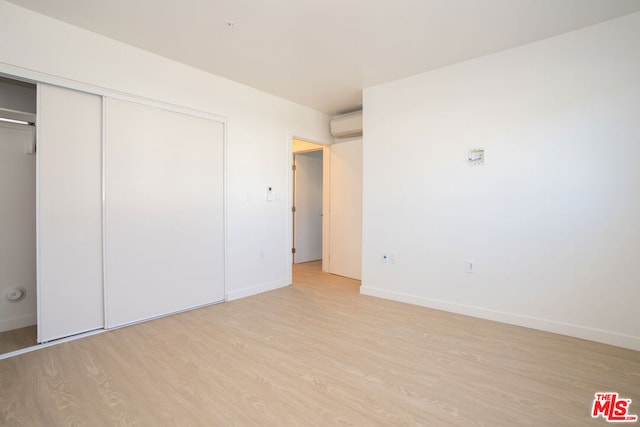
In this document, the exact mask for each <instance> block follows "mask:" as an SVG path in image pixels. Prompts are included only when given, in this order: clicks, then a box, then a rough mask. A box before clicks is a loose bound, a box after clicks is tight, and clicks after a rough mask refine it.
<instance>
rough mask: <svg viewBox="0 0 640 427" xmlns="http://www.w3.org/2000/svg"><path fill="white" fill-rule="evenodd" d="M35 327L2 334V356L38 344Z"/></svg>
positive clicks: (0, 340)
mask: <svg viewBox="0 0 640 427" xmlns="http://www.w3.org/2000/svg"><path fill="white" fill-rule="evenodd" d="M37 332H38V331H37V328H36V326H35V325H33V326H27V327H25V328H19V329H13V330H11V331H6V332H1V333H0V354H4V353H10V352H12V351H16V350H20V349H23V348H27V347H31V346H34V345H36V344H37V341H36V338H37Z"/></svg>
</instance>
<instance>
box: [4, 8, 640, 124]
mask: <svg viewBox="0 0 640 427" xmlns="http://www.w3.org/2000/svg"><path fill="white" fill-rule="evenodd" d="M10 1H11V2H12V3H15V4H17V5H20V6H23V7H26V8H28V9H31V10H34V11H36V12H39V13H42V14H45V15H48V16H51V17H53V18H56V19H59V20H61V21H65V22H68V23H70V24H73V25H76V26H78V27H82V28H85V29H87V30H90V31H93V32H95V33H99V34H102V35H105V36H107V37H110V38H113V39H116V40H119V41H122V42H125V43H127V44H130V45H133V46H137V47H140V48H142V49H145V50H147V51H150V52H154V53H156V54H159V55H162V56H164V57H167V58H171V59H173V60H176V61H179V62H182V63H184V64H188V65H190V66H193V67H196V68H199V69H202V70H205V71H208V72H210V73H213V74H216V75H218V76H222V77H226V78H228V79H231V80H235V81H237V82H240V83H243V84H246V85H248V86H252V87H254V88H257V89H260V90H263V91H265V92H269V93H272V94H274V95H277V96H280V97H282V98H285V99H288V100H291V101H293V102H296V103H299V104H302V105H306V106H308V107H311V108H314V109H316V110H319V111H323V112H326V113H329V114H337V113H342V112H346V111H351V110H354V109H357V108H359V107H360V106H361V103H362V88H365V87H368V86H372V85H376V84H380V83H384V82H387V81H392V80H396V79H399V78H403V77H407V76H410V75H414V74H417V73H421V72H425V71H428V70H432V69H435V68H439V67H443V66H446V65H449V64H452V63H456V62H461V61H464V60H467V59H471V58H475V57H478V56H482V55H486V54H490V53H494V52H498V51H501V50H504V49H508V48H511V47H515V46H518V45H522V44H525V43H529V42H532V41H536V40H540V39H544V38H547V37H551V36H554V35H558V34H561V33H565V32H568V31H572V30H575V29H578V28H582V27H585V26H588V25H592V24H595V23H598V22H602V21H605V20H608V19H612V18H616V17H619V16H623V15H627V14H630V13H633V12H637V11H640V0H394V1H384V0H378V1H374V0H314V1H311V0H306V1H305V0H268V1H267V0H180V1H178V0H106V1H105V0H55V1H51V0H10ZM228 21H233V23H234V25H232V24H228Z"/></svg>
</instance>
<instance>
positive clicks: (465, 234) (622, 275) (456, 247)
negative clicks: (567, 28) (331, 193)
mask: <svg viewBox="0 0 640 427" xmlns="http://www.w3.org/2000/svg"><path fill="white" fill-rule="evenodd" d="M638 40H640V14H635V15H630V16H628V17H624V18H621V19H617V20H614V21H610V22H607V23H603V24H600V25H597V26H593V27H590V28H586V29H583V30H579V31H576V32H572V33H569V34H565V35H562V36H559V37H554V38H551V39H547V40H544V41H541V42H537V43H534V44H530V45H527V46H524V47H520V48H516V49H512V50H508V51H504V52H502V53H498V54H495V55H491V56H487V57H483V58H479V59H476V60H472V61H468V62H465V63H461V64H458V65H454V66H450V67H446V68H442V69H439V70H435V71H432V72H429V73H425V74H421V75H417V76H414V77H410V78H407V79H403V80H400V81H396V82H392V83H389V84H385V85H380V86H377V87H372V88H369V89H366V90H365V92H364V128H365V139H364V225H363V227H364V238H363V248H364V249H363V270H364V271H363V288H362V292H363V293H367V294H371V295H378V296H382V297H386V298H390V299H396V300H401V301H408V302H411V303H415V304H421V305H425V306H430V307H435V308H440V309H445V310H450V311H455V312H461V313H466V314H470V315H474V316H479V317H484V318H489V319H495V320H500V321H505V322H510V323H514V324H520V325H525V326H530V327H534V328H540V329H545V330H549V331H556V332H559V333H564V334H569V335H574V336H578V337H583V338H587V339H593V340H597V341H602V342H607V343H611V344H614V345H620V346H625V347H629V348H634V349H640V310H638V301H640V286H639V285H640V279H639V278H638V273H637V265H638V260H639V259H640V221H639V220H638V218H640V167H638V159H640V119H639V117H640V102H638V100H639V99H640V49H638ZM474 147H483V148H485V149H486V162H485V165H484V166H474V167H471V166H468V164H467V162H466V161H465V159H466V155H467V150H468V149H469V148H474ZM382 251H393V252H395V253H396V263H395V264H383V263H381V262H380V253H381V252H382ZM467 260H473V261H474V263H475V264H474V265H475V268H476V272H475V273H473V274H469V273H465V262H466V261H467Z"/></svg>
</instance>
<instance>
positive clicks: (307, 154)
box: [292, 138, 324, 264]
mask: <svg viewBox="0 0 640 427" xmlns="http://www.w3.org/2000/svg"><path fill="white" fill-rule="evenodd" d="M292 151H293V206H292V215H293V234H292V236H293V242H292V254H293V256H292V261H293V263H294V264H300V263H305V262H311V261H320V260H322V249H323V245H322V240H323V239H322V236H323V224H322V223H323V168H324V160H323V146H322V145H319V144H313V143H310V142H306V141H302V140H300V139H295V138H294V139H293V143H292Z"/></svg>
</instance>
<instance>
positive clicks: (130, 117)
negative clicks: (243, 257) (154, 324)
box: [105, 99, 224, 327]
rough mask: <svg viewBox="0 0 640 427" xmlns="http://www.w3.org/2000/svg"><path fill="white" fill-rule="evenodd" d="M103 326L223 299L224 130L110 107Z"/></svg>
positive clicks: (185, 118)
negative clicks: (105, 314)
mask: <svg viewBox="0 0 640 427" xmlns="http://www.w3.org/2000/svg"><path fill="white" fill-rule="evenodd" d="M105 121H106V123H105V126H106V142H105V144H106V149H105V154H106V158H105V161H106V175H105V178H106V197H105V213H106V219H105V245H106V246H105V249H106V257H105V269H106V270H105V274H106V276H105V279H106V297H107V304H106V309H107V316H106V321H107V327H116V326H120V325H125V324H128V323H133V322H137V321H141V320H145V319H150V318H153V317H156V316H162V315H165V314H170V313H174V312H178V311H181V310H186V309H190V308H194V307H198V306H201V305H205V304H210V303H214V302H219V301H222V300H223V299H224V223H223V221H224V216H223V213H224V207H223V158H224V146H223V142H224V127H223V126H224V125H223V124H222V123H220V122H217V121H212V120H207V119H203V118H199V117H194V116H189V115H185V114H180V113H176V112H171V111H167V110H162V109H158V108H154V107H149V106H145V105H140V104H135V103H131V102H126V101H120V100H114V99H107V102H106V115H105Z"/></svg>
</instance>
